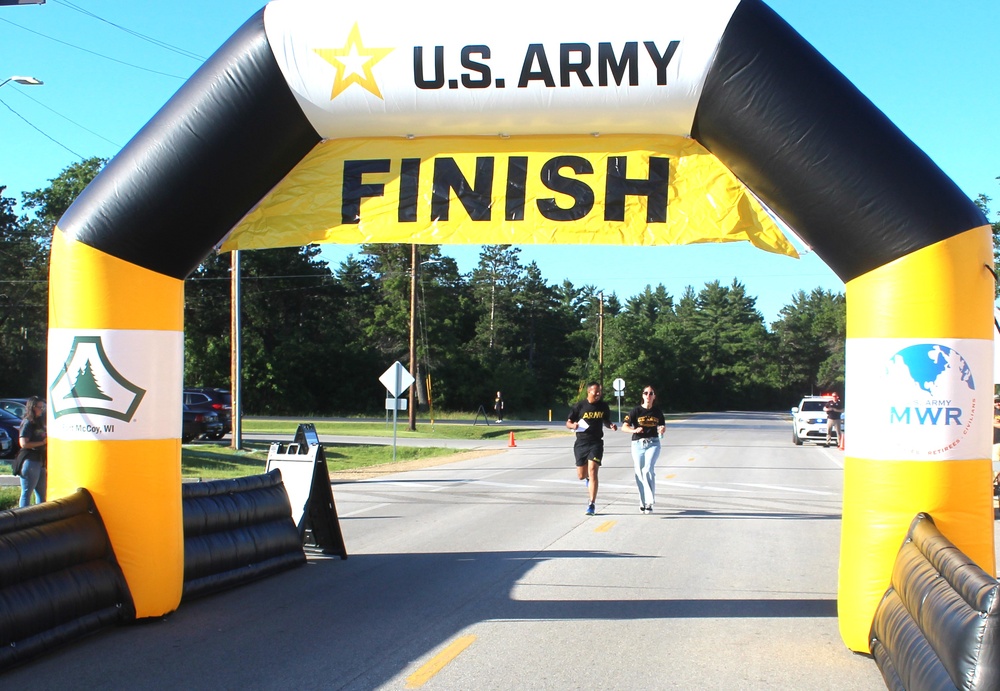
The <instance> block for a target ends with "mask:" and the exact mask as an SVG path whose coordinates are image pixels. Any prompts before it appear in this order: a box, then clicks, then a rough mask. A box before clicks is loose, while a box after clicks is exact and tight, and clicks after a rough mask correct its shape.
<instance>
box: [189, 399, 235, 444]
mask: <svg viewBox="0 0 1000 691" xmlns="http://www.w3.org/2000/svg"><path fill="white" fill-rule="evenodd" d="M184 405H185V406H187V407H188V408H190V409H191V410H194V411H199V410H200V411H214V412H215V413H217V414H218V416H219V420H220V421H221V422H222V432H221V433H220V434H217V435H215V436H213V437H212V438H213V439H221V438H222V437H223V436H224V435H226V434H229V433H230V432H232V431H233V397H232V395H231V394H230V393H229V390H228V389H218V388H212V387H199V388H190V389H184Z"/></svg>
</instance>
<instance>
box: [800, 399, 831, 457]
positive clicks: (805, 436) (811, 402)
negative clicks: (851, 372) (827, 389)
mask: <svg viewBox="0 0 1000 691" xmlns="http://www.w3.org/2000/svg"><path fill="white" fill-rule="evenodd" d="M832 400H833V396H803V397H802V400H801V401H799V404H798V405H797V406H795V407H794V408H792V443H793V444H795V445H796V446H801V445H802V442H804V441H814V442H820V443H823V442H826V413H825V412H824V411H823V406H825V405H826V404H827V403H829V402H830V401H832Z"/></svg>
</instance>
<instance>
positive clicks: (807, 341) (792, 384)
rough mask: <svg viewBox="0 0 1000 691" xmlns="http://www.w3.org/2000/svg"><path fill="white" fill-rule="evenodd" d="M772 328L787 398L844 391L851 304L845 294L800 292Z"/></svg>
mask: <svg viewBox="0 0 1000 691" xmlns="http://www.w3.org/2000/svg"><path fill="white" fill-rule="evenodd" d="M778 316H779V319H778V321H776V322H775V323H774V324H773V325H772V329H773V332H774V335H775V337H776V338H777V347H776V349H775V353H776V359H777V363H778V367H779V369H780V372H781V377H782V381H783V384H784V386H783V391H784V394H785V395H786V397H789V398H795V397H796V396H801V395H803V394H818V393H821V392H826V391H831V390H834V391H840V392H842V391H843V389H844V367H845V356H844V348H845V345H846V342H847V301H846V299H845V298H844V295H843V293H833V292H831V291H828V290H823V289H822V288H815V289H814V290H813V291H812V292H810V293H809V294H808V295H806V293H805V292H804V291H801V290H800V291H798V292H797V293H795V294H794V295H793V296H792V302H791V304H789V305H785V306H784V307H783V308H782V309H781V311H780V312H779V315H778Z"/></svg>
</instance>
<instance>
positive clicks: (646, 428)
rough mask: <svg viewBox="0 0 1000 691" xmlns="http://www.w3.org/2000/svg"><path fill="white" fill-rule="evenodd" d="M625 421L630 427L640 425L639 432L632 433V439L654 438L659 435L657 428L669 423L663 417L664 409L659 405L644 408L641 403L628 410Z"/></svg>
mask: <svg viewBox="0 0 1000 691" xmlns="http://www.w3.org/2000/svg"><path fill="white" fill-rule="evenodd" d="M625 423H626V424H627V425H628V426H629V427H638V428H639V431H638V432H633V433H632V441H635V440H636V439H652V438H655V437H656V436H657V435H658V432H657V431H656V428H657V427H659V426H660V425H665V424H667V421H666V420H665V419H664V417H663V411H661V410H660V408H659V406H655V405H654V406H653V407H652V408H643V407H642V406H641V405H637V406H636V407H635V408H633V409H632V410H630V411H628V415H626V416H625Z"/></svg>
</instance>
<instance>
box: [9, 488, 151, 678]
mask: <svg viewBox="0 0 1000 691" xmlns="http://www.w3.org/2000/svg"><path fill="white" fill-rule="evenodd" d="M134 619H135V608H134V607H133V605H132V597H131V595H130V593H129V590H128V586H127V585H126V583H125V577H124V575H123V574H122V571H121V569H120V568H119V566H118V562H117V561H116V560H115V555H114V552H113V551H112V549H111V542H110V540H109V539H108V534H107V531H106V530H105V528H104V522H103V521H102V520H101V517H100V514H99V513H98V512H97V507H96V506H95V505H94V500H93V497H92V496H91V495H90V492H88V491H87V490H85V489H80V490H77V492H76V493H75V494H73V495H71V496H69V497H63V498H61V499H56V500H54V501H50V502H44V503H42V504H36V505H35V506H30V507H25V508H23V509H8V510H5V511H0V669H6V668H8V667H11V666H13V665H15V664H19V663H21V662H24V661H26V660H28V659H30V658H32V657H35V656H37V655H39V654H42V653H47V652H50V651H51V650H52V649H53V648H55V647H57V646H59V645H62V644H64V643H67V642H69V641H72V640H74V639H77V638H80V637H82V636H85V635H87V634H89V633H93V632H94V631H97V630H98V629H101V628H104V627H106V626H110V625H114V624H118V623H121V622H126V621H132V620H134Z"/></svg>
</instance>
